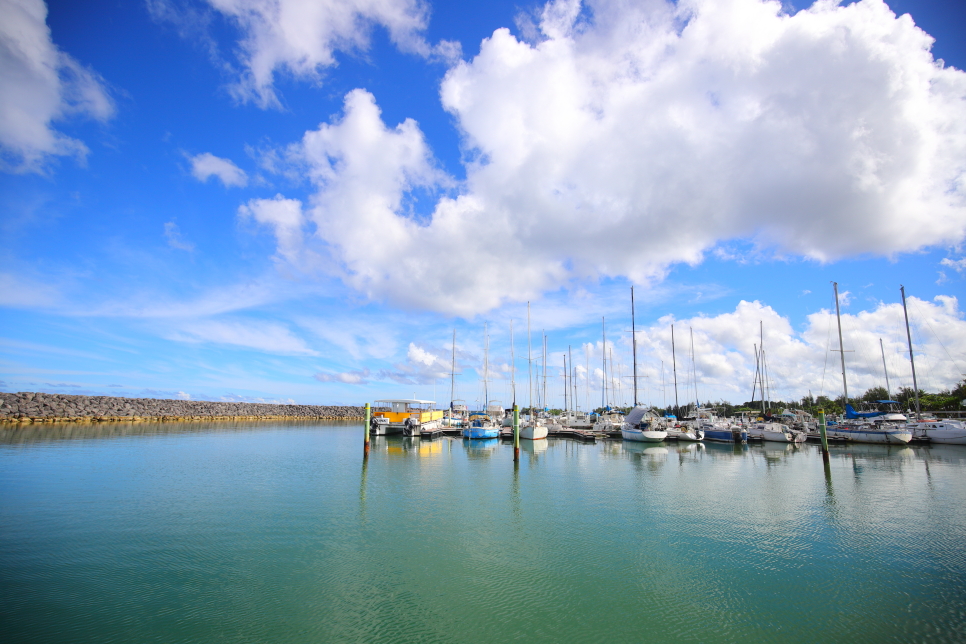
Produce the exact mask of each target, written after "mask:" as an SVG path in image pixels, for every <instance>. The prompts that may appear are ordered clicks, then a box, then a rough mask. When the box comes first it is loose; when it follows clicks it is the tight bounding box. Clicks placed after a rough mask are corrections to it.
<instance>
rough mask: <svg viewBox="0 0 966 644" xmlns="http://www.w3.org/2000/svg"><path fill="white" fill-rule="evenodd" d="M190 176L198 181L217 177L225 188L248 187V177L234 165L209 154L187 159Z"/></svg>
mask: <svg viewBox="0 0 966 644" xmlns="http://www.w3.org/2000/svg"><path fill="white" fill-rule="evenodd" d="M189 160H190V161H191V174H192V176H193V177H194V178H195V179H197V180H198V181H207V180H208V179H209V178H210V177H218V179H219V180H221V182H222V183H223V184H225V186H226V187H229V188H230V187H232V186H238V187H240V188H241V187H244V186H246V185H248V175H247V174H245V171H244V170H242V169H241V168H239V167H238V166H237V165H235V164H234V163H233V162H232V161H231V160H230V159H222V158H221V157H216V156H215V155H213V154H211V153H210V152H204V153H202V154H198V155H195V156H193V157H189Z"/></svg>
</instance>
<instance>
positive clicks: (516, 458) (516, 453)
mask: <svg viewBox="0 0 966 644" xmlns="http://www.w3.org/2000/svg"><path fill="white" fill-rule="evenodd" d="M532 411H533V410H531V412H532ZM513 462H514V463H518V462H520V408H519V407H518V406H516V405H513Z"/></svg>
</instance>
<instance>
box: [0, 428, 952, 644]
mask: <svg viewBox="0 0 966 644" xmlns="http://www.w3.org/2000/svg"><path fill="white" fill-rule="evenodd" d="M361 441H362V432H361V429H360V428H359V427H358V426H352V425H341V426H339V425H320V424H318V423H272V424H257V423H250V424H236V425H232V424H229V423H217V424H212V425H199V424H190V425H176V424H171V425H157V424H151V425H146V424H139V425H109V426H106V427H105V426H94V427H83V426H78V425H67V426H63V427H56V426H52V427H43V428H36V427H29V428H24V429H17V430H14V429H5V430H0V629H2V633H3V635H4V637H3V639H4V641H6V642H28V641H35V642H94V641H96V642H188V641H204V642H218V641H232V642H320V641H337V642H375V641H380V642H497V641H506V640H521V641H528V642H535V641H547V642H640V641H656V642H657V641H684V642H688V641H694V642H745V641H764V642H815V641H820V640H822V641H840V642H890V641H892V642H910V641H936V642H942V641H948V642H954V641H960V642H961V641H964V640H966V548H964V543H963V540H964V537H966V448H963V447H958V446H933V447H905V448H895V447H891V448H890V447H887V446H877V445H864V446H853V447H847V448H846V447H833V452H832V457H831V463H830V467H829V469H828V475H827V474H826V470H825V468H824V466H823V463H822V459H821V454H820V452H819V451H818V449H817V446H813V445H806V446H804V447H802V448H798V449H796V448H794V447H791V446H788V447H784V446H777V445H774V446H772V445H766V446H764V447H762V446H752V447H743V448H742V447H731V446H721V445H713V444H708V445H695V444H684V443H682V444H681V445H676V444H673V443H669V444H667V445H664V446H658V447H643V446H640V445H629V444H626V443H625V444H622V443H621V442H619V441H614V442H603V443H598V444H596V445H586V444H581V443H575V442H571V441H568V440H550V441H543V442H542V443H543V444H542V445H540V444H538V446H537V447H536V448H533V447H528V446H527V445H526V444H525V445H524V451H523V454H522V456H521V462H520V464H519V466H518V467H516V468H515V467H514V465H513V462H512V446H510V445H507V444H502V443H500V442H499V441H496V440H494V441H462V440H458V439H438V440H436V441H432V442H430V441H423V442H420V441H419V439H402V438H388V439H387V438H385V437H379V438H378V439H376V440H375V441H374V443H373V449H372V454H371V456H370V458H369V461H368V464H365V465H364V464H363V461H362V458H361V452H362V444H361Z"/></svg>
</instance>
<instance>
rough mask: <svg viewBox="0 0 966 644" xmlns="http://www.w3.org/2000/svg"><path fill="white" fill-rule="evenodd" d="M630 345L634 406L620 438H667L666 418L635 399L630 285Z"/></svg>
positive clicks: (650, 440) (634, 336) (634, 330)
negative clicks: (660, 416)
mask: <svg viewBox="0 0 966 644" xmlns="http://www.w3.org/2000/svg"><path fill="white" fill-rule="evenodd" d="M631 337H632V340H631V346H632V353H633V354H634V408H633V409H632V410H631V411H630V413H629V414H627V416H626V417H625V418H624V422H623V423H622V424H621V438H623V439H624V440H626V441H641V442H645V443H659V442H661V441H663V440H664V439H665V438H667V420H665V419H664V418H659V417H658V416H657V415H656V414H654V413H653V412H651V411H650V410H649V409H647V408H646V407H644V406H643V405H641V404H640V403H639V402H638V401H637V327H636V324H635V321H634V287H633V286H631Z"/></svg>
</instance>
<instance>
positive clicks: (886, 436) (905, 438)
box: [826, 425, 912, 445]
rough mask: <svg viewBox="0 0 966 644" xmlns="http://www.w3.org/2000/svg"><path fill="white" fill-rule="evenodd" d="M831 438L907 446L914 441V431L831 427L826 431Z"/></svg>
mask: <svg viewBox="0 0 966 644" xmlns="http://www.w3.org/2000/svg"><path fill="white" fill-rule="evenodd" d="M826 433H827V434H828V437H829V438H841V439H845V440H847V441H851V442H853V443H885V444H889V445H905V444H906V443H908V442H909V441H911V440H912V431H911V430H909V429H905V428H889V429H872V428H865V427H855V426H852V427H849V426H841V425H830V426H829V427H828V429H827V430H826Z"/></svg>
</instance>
